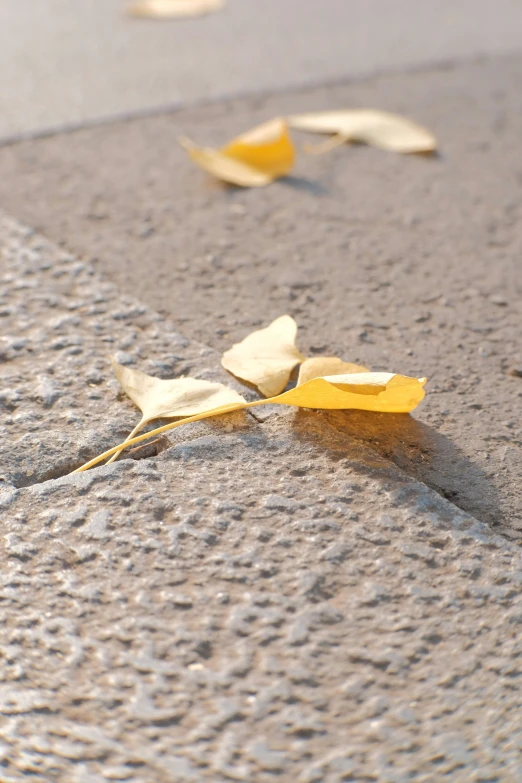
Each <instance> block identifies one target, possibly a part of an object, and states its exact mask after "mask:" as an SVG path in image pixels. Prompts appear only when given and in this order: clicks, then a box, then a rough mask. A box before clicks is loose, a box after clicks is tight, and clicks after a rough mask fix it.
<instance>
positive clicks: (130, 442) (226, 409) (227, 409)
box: [70, 397, 275, 475]
mask: <svg viewBox="0 0 522 783" xmlns="http://www.w3.org/2000/svg"><path fill="white" fill-rule="evenodd" d="M274 399H275V398H273V397H271V398H268V399H266V400H254V401H253V402H238V403H232V404H231V405H222V406H221V407H220V408H213V409H212V410H210V411H204V412H203V413H197V414H196V415H195V416H188V417H187V418H186V419H181V421H173V422H171V423H170V424H165V425H164V426H163V427H158V428H157V429H155V430H150V431H149V432H145V433H144V434H143V435H138V437H136V438H131V436H130V435H129V437H128V438H127V440H125V441H124V442H123V443H120V444H119V445H118V446H114V447H113V448H112V449H109V450H108V451H105V452H104V453H103V454H99V455H98V456H97V457H94V459H91V460H89V462H86V463H85V465H82V466H81V467H79V468H76V470H73V471H72V473H71V474H70V475H74V474H75V473H83V471H85V470H89V468H92V467H94V466H95V465H97V464H98V463H99V462H103V460H104V459H107V457H112V455H113V454H114V455H116V454H119V453H120V452H122V451H123V450H124V449H127V448H128V447H129V446H134V444H136V443H141V442H142V441H144V440H148V438H152V437H153V436H154V435H161V433H162V432H167V431H168V430H174V429H176V427H181V425H182V424H190V423H191V422H193V421H201V420H202V419H210V418H212V417H213V416H220V415H221V414H222V413H232V411H239V410H245V409H246V408H253V407H255V406H256V405H266V404H268V403H270V402H273V400H274ZM131 434H132V433H131ZM111 461H112V460H111Z"/></svg>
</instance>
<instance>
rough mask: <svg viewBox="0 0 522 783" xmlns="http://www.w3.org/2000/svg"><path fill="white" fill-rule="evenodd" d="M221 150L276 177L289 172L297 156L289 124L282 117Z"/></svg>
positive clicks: (254, 129)
mask: <svg viewBox="0 0 522 783" xmlns="http://www.w3.org/2000/svg"><path fill="white" fill-rule="evenodd" d="M221 152H222V153H223V154H224V155H227V156H228V157H230V158H233V159H234V160H239V161H241V162H242V163H245V164H246V165H248V166H252V167H253V168H255V169H258V170H259V171H262V172H263V173H264V174H269V175H270V176H272V177H274V178H275V177H283V176H284V175H285V174H288V172H289V171H291V169H292V166H293V165H294V158H295V149H294V145H293V143H292V139H291V138H290V134H289V132H288V125H287V123H286V122H285V120H282V119H279V118H277V119H275V120H270V122H265V123H263V125H259V126H258V127H257V128H253V129H252V130H250V131H247V132H246V133H243V134H242V135H241V136H238V137H237V138H235V139H232V141H231V142H230V144H227V146H226V147H223V149H222V150H221Z"/></svg>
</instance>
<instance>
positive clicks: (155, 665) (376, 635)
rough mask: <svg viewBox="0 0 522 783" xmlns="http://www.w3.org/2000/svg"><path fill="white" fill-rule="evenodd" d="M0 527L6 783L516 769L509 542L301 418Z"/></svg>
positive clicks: (52, 497)
mask: <svg viewBox="0 0 522 783" xmlns="http://www.w3.org/2000/svg"><path fill="white" fill-rule="evenodd" d="M2 521H3V526H4V530H5V534H4V539H3V542H4V544H3V546H4V554H3V558H2V561H3V564H4V565H3V569H2V575H1V577H0V597H1V599H2V615H1V623H2V633H1V636H2V647H1V649H0V672H1V676H2V681H3V685H2V686H1V687H0V711H1V715H2V717H1V718H0V737H1V741H2V746H1V747H2V757H3V758H2V762H1V763H2V765H3V766H2V767H1V770H2V772H1V776H2V780H3V781H5V782H6V783H21V781H23V780H26V779H27V776H37V777H36V779H38V780H45V781H46V783H47V781H52V782H53V783H102V781H111V780H123V781H129V782H130V783H174V782H176V781H179V783H185V781H192V780H193V781H202V780H208V781H212V783H215V782H216V781H220V782H221V781H223V783H224V782H225V781H229V780H238V781H247V780H252V781H253V780H255V781H256V783H257V782H258V781H259V783H264V782H265V781H266V783H268V781H273V780H281V781H290V780H295V781H299V783H341V781H357V782H358V783H359V782H360V783H362V782H363V781H379V783H384V782H385V781H389V783H392V781H393V783H410V781H423V782H424V783H426V782H427V781H430V783H439V781H443V780H448V781H452V783H460V782H462V783H464V781H465V782H466V783H468V782H469V781H489V782H490V783H493V781H495V782H496V783H501V782H502V783H505V782H506V781H509V782H512V783H515V781H518V780H520V778H521V776H522V761H521V759H522V753H521V751H522V735H521V732H520V708H521V707H522V696H521V691H520V675H521V671H522V670H521V653H522V646H521V643H520V634H519V632H518V631H519V628H520V623H521V622H522V614H521V604H520V594H521V592H522V562H521V558H520V549H519V548H518V547H517V546H516V545H515V544H514V543H510V542H509V541H507V540H506V539H505V538H503V537H501V536H499V535H495V534H493V533H492V532H491V531H490V530H489V529H488V527H487V525H486V524H484V523H480V522H478V521H477V520H474V519H473V518H472V517H469V516H467V515H466V514H464V513H462V512H459V511H458V510H456V509H455V507H454V506H452V505H451V504H449V503H448V502H447V501H445V500H443V499H442V498H440V497H439V496H438V495H436V494H435V493H434V492H432V491H430V490H428V489H427V488H426V487H424V486H423V485H422V484H419V483H417V482H415V481H413V480H411V479H410V478H408V477H407V476H406V475H405V474H403V473H401V472H400V471H399V470H398V469H397V468H395V467H393V466H390V464H389V463H386V462H385V461H384V460H382V459H380V458H378V457H375V456H372V454H371V452H364V450H362V449H360V448H354V445H353V443H352V441H351V440H350V439H349V438H347V437H346V436H343V435H340V434H339V433H338V432H337V431H336V430H335V429H333V428H331V427H330V426H329V425H328V424H327V423H326V422H321V421H320V420H318V418H317V416H316V415H315V414H313V413H298V414H295V415H294V416H289V417H286V418H283V420H282V421H281V420H279V419H278V418H277V417H273V418H271V419H269V420H268V422H267V423H265V424H264V425H263V426H261V425H259V427H258V431H257V432H255V433H252V432H247V433H241V432H239V433H238V432H234V433H232V434H223V435H220V436H216V435H211V434H207V435H202V436H199V437H195V438H194V439H193V440H192V441H191V442H186V443H182V444H177V445H173V446H172V447H171V448H169V449H167V450H166V451H164V452H163V453H162V454H161V455H160V456H159V457H158V458H156V459H154V460H143V461H140V462H131V461H124V462H122V463H116V464H114V465H110V466H107V467H102V468H99V469H96V470H93V471H91V472H88V473H84V474H80V475H76V476H73V477H66V478H60V479H56V480H54V481H48V482H45V483H43V484H40V485H38V486H34V487H29V488H25V489H20V490H9V491H7V492H4V494H3V496H2Z"/></svg>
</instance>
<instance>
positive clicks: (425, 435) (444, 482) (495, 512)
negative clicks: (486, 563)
mask: <svg viewBox="0 0 522 783" xmlns="http://www.w3.org/2000/svg"><path fill="white" fill-rule="evenodd" d="M312 417H313V419H314V421H315V423H314V421H312ZM318 417H320V418H318ZM324 419H326V422H325V421H324ZM325 424H329V425H330V426H329V427H328V426H326V427H325V426H324V425H325ZM318 425H319V426H318ZM294 432H295V434H296V435H297V437H298V438H303V439H305V440H313V441H314V442H315V443H316V444H319V445H321V446H322V447H323V448H324V449H327V450H330V451H335V452H336V453H337V454H339V448H341V451H343V450H345V451H346V454H345V456H346V457H348V458H350V457H352V458H353V456H354V455H355V457H356V459H361V457H362V458H363V461H364V452H366V453H370V451H371V452H373V454H374V455H378V456H380V457H382V458H384V459H385V460H387V461H388V462H392V463H394V464H395V465H396V466H397V467H398V468H400V469H401V470H402V471H403V472H404V473H406V474H407V475H409V476H411V477H412V478H414V479H416V480H417V481H420V482H422V483H423V484H426V485H427V486H428V487H430V488H431V489H433V490H435V491H436V492H438V493H439V495H442V497H444V498H446V500H449V501H450V502H451V503H453V504H454V505H455V506H457V507H458V508H460V509H462V510H463V511H466V512H467V513H469V514H472V515H473V516H475V517H477V519H479V520H481V521H482V522H486V523H488V524H490V525H498V523H499V520H500V519H502V509H501V502H500V498H499V495H498V492H497V489H496V487H495V486H494V484H493V483H492V482H491V480H490V479H489V478H488V476H487V475H486V474H485V473H484V471H483V470H482V469H481V468H480V467H479V466H478V465H477V464H476V463H474V462H473V461H472V460H471V459H470V458H469V457H468V456H466V455H465V454H464V453H463V452H462V451H461V450H460V449H459V448H458V447H457V446H456V445H455V444H454V443H453V442H452V441H451V440H450V439H449V438H447V437H446V436H445V435H441V433H439V432H437V431H436V430H435V429H433V428H432V427H430V426H429V425H427V424H424V423H423V422H421V421H418V420H417V419H415V418H413V417H412V416H410V415H409V414H407V413H370V412H367V411H299V412H298V414H297V415H296V416H295V418H294ZM340 437H341V439H340ZM361 449H363V452H361Z"/></svg>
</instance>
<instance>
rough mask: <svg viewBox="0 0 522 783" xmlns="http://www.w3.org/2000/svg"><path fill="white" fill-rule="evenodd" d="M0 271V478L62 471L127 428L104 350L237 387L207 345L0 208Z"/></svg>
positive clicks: (160, 371)
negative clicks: (185, 334)
mask: <svg viewBox="0 0 522 783" xmlns="http://www.w3.org/2000/svg"><path fill="white" fill-rule="evenodd" d="M0 275H1V276H2V278H1V282H0V285H1V288H0V324H1V325H2V332H1V336H0V368H1V377H0V410H1V413H2V417H1V419H0V442H1V444H2V461H1V464H0V482H7V483H8V484H11V485H14V486H17V487H19V486H26V485H28V484H34V483H37V482H39V481H44V480H46V479H49V478H54V477H56V476H60V475H64V474H65V473H69V472H70V471H71V470H74V468H76V467H79V465H81V464H82V463H83V462H86V461H87V460H88V459H91V458H92V457H94V456H96V454H99V453H101V452H102V451H105V450H106V449H108V448H110V447H111V446H115V445H116V444H117V443H119V442H120V441H121V440H123V439H124V438H125V437H126V436H127V435H128V433H129V431H130V430H131V429H132V428H133V427H134V425H135V423H136V422H137V421H138V419H139V412H138V410H137V409H136V408H135V406H134V405H133V404H132V403H131V402H130V400H129V399H128V398H127V397H126V395H125V394H124V393H123V392H122V391H121V388H120V385H119V383H118V381H117V380H116V378H115V377H114V374H113V372H112V368H111V365H110V356H111V354H112V355H114V356H115V357H116V359H117V360H118V361H119V362H120V363H122V364H125V365H127V366H132V367H136V368H139V369H141V370H143V372H148V373H150V374H151V375H156V376H158V377H167V378H171V377H175V376H178V375H194V376H197V377H198V378H204V379H206V380H214V381H216V380H217V381H221V382H226V383H228V384H229V385H233V386H237V388H239V385H238V384H236V383H235V381H234V380H233V379H232V378H231V377H230V376H228V375H227V373H225V372H224V370H222V369H221V367H220V364H219V357H218V356H217V354H216V353H215V352H214V351H213V350H212V349H209V348H207V347H205V346H203V345H201V344H199V343H197V342H190V341H189V340H187V339H186V338H184V337H183V336H182V335H180V334H178V333H177V332H176V331H175V330H174V329H173V327H172V325H171V324H169V323H168V322H167V321H165V319H164V318H161V317H160V316H158V315H157V314H155V313H153V312H152V311H151V310H150V309H149V308H147V307H146V306H144V305H143V304H141V303H139V302H137V301H136V300H135V299H134V298H133V297H130V296H128V295H121V294H119V293H118V291H117V290H116V288H115V287H114V285H112V284H110V283H105V284H101V283H100V281H99V280H98V279H97V277H96V276H95V275H94V272H93V269H92V268H90V267H89V266H88V265H86V264H84V263H81V262H79V261H78V260H77V259H75V258H73V257H72V256H71V255H70V254H67V253H65V252H63V251H60V250H59V249H58V248H56V247H55V246H53V245H52V244H51V243H49V242H48V241H46V240H45V239H44V238H43V237H42V236H40V235H37V234H34V232H32V231H31V230H30V229H27V228H24V227H23V226H21V225H20V224H18V223H17V222H16V221H14V220H11V219H10V218H8V217H7V216H5V215H1V214H0ZM241 391H242V392H243V393H245V391H244V389H241ZM247 394H248V392H247ZM249 418H250V417H249ZM216 426H217V425H216ZM164 444H165V441H164V440H163V441H160V443H159V445H160V446H161V447H163V446H164ZM143 454H144V451H143V450H141V449H140V451H139V455H140V456H142V455H143Z"/></svg>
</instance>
